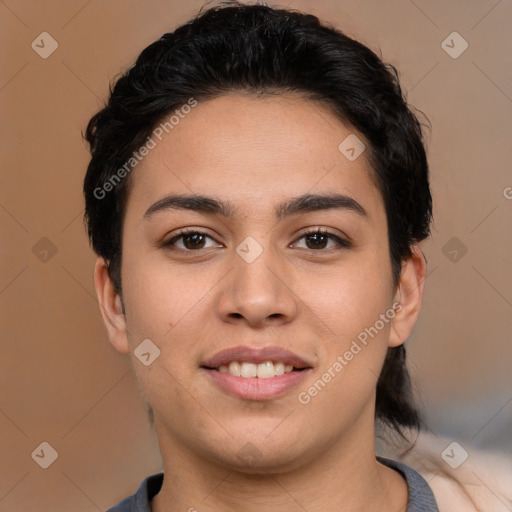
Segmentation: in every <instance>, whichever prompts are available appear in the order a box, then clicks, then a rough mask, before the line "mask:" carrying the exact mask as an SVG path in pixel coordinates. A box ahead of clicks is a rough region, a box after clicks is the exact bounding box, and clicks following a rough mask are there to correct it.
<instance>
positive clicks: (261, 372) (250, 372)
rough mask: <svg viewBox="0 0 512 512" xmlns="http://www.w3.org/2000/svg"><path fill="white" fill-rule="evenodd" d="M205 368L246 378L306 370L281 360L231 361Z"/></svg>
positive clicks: (269, 376) (260, 377) (262, 377)
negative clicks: (261, 361)
mask: <svg viewBox="0 0 512 512" xmlns="http://www.w3.org/2000/svg"><path fill="white" fill-rule="evenodd" d="M203 368H206V369H207V370H217V371H219V372H220V373H227V374H230V375H233V376H234V377H242V378H246V379H250V378H255V377H256V378H259V379H270V378H272V377H278V376H280V375H285V374H288V373H291V372H298V371H302V370H306V369H307V367H304V368H296V367H294V366H293V365H291V364H284V363H283V362H281V361H275V362H274V361H265V362H263V363H258V364H257V363H250V362H245V361H244V362H241V361H232V362H230V363H229V364H223V365H221V366H219V367H217V368H213V367H207V366H204V367H203Z"/></svg>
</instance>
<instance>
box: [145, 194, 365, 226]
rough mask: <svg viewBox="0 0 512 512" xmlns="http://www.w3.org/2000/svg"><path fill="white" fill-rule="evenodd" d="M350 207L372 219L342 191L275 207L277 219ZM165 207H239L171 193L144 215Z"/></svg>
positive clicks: (224, 211)
mask: <svg viewBox="0 0 512 512" xmlns="http://www.w3.org/2000/svg"><path fill="white" fill-rule="evenodd" d="M334 209H337V210H347V211H351V212H354V213H356V214H358V215H360V216H362V217H365V218H366V219H367V220H369V219H370V216H369V215H368V212H367V211H366V210H365V208H364V207H363V206H362V205H361V204H360V203H358V202H357V201H356V200H355V199H353V198H352V197H350V196H347V195H343V194H304V195H301V196H298V197H293V198H291V199H287V200H286V201H284V202H283V203H280V204H278V205H277V206H276V207H275V208H274V213H275V216H276V218H277V219H278V220H282V219H283V218H285V217H289V216H291V215H297V214H300V213H309V212H315V211H321V210H334ZM165 210H194V211H197V212H202V213H210V214H214V215H220V216H222V217H232V216H233V215H234V213H235V211H236V208H235V207H234V206H233V204H232V203H230V202H228V201H221V200H219V199H215V198H213V197H209V196H204V195H197V194H192V195H169V196H166V197H164V198H162V199H160V200H159V201H157V202H156V203H154V204H152V205H151V206H150V207H149V208H148V209H147V210H146V212H145V213H144V216H143V217H144V218H146V219H147V218H149V217H151V216H152V215H153V214H155V213H157V212H161V211H165Z"/></svg>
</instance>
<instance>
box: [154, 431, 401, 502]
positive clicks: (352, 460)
mask: <svg viewBox="0 0 512 512" xmlns="http://www.w3.org/2000/svg"><path fill="white" fill-rule="evenodd" d="M157 430H160V432H159V433H160V435H159V441H160V449H161V451H162V459H163V461H164V475H165V476H164V482H163V484H162V489H161V490H160V492H159V493H158V494H157V495H156V496H155V497H154V498H153V500H152V502H151V508H152V512H177V511H182V510H183V511H185V510H186V511H189V512H194V511H197V512H215V511H219V510H222V511H225V512H231V511H233V512H234V511H239V510H244V511H246V512H256V511H257V512H266V511H269V512H270V511H272V512H290V511H297V512H299V511H300V512H304V511H305V510H307V511H308V512H317V511H318V512H319V511H322V512H330V511H332V512H349V511H350V512H360V511H361V512H362V511H365V512H373V511H379V512H387V511H393V512H405V510H406V508H407V499H408V490H407V484H406V482H405V480H404V479H403V477H402V476H401V475H400V474H399V473H398V472H396V471H395V470H393V469H391V468H388V467H387V466H384V465H382V464H380V463H379V462H377V461H376V459H375V446H374V438H373V431H372V432H371V436H370V435H364V436H362V435H360V434H358V433H357V432H355V433H354V434H353V435H349V436H344V439H343V442H339V441H338V442H336V443H333V444H332V445H331V446H327V447H326V448H325V450H324V451H323V453H322V454H321V455H316V456H315V458H314V460H310V461H307V463H303V464H302V465H300V466H295V467H294V468H293V469H284V470H283V468H279V469H277V468H265V469H263V468H262V469H261V470H260V471H259V472H258V473H257V474H255V473H252V474H248V473H244V472H241V471H239V470H237V469H235V468H230V467H226V466H223V465H219V464H215V463H212V462H211V461H209V460H205V458H204V457H201V458H199V457H198V456H197V455H195V454H191V453H190V451H188V450H185V449H183V445H182V444H180V443H174V442H169V439H168V438H167V439H166V438H165V436H164V438H163V439H162V435H161V434H163V433H164V431H163V430H162V429H159V428H158V426H157Z"/></svg>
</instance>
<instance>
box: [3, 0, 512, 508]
mask: <svg viewBox="0 0 512 512" xmlns="http://www.w3.org/2000/svg"><path fill="white" fill-rule="evenodd" d="M268 3H269V4H270V5H280V6H283V7H284V6H287V7H290V8H294V9H298V10H304V11H309V12H311V13H313V14H315V15H317V16H319V17H320V18H321V19H323V20H325V21H327V22H329V23H331V24H333V25H334V26H336V27H338V28H340V29H342V30H343V31H345V32H346V33H347V34H348V35H350V36H352V37H355V38H356V39H359V40H360V41H361V42H363V43H364V44H366V45H367V46H369V47H370V48H371V49H373V50H374V51H376V52H377V53H378V54H379V55H381V56H382V57H383V59H384V60H385V61H386V62H390V63H392V64H394V65H395V66H396V67H397V68H398V70H399V72H400V77H401V83H402V86H403V88H404V91H405V92H406V94H407V98H408V101H409V103H410V104H412V105H413V106H414V107H415V108H417V109H418V110H420V111H422V112H424V113H425V114H426V115H427V117H428V118H429V120H430V122H431V124H432V131H431V134H429V133H428V132H427V138H428V142H427V145H428V154H429V159H430V166H431V184H432V193H433V197H434V218H435V223H434V226H433V234H432V237H431V239H429V240H428V241H427V242H426V243H425V244H424V246H423V247H424V251H425V254H426V256H427V259H428V263H429V274H428V277H427V280H426V287H425V294H424V303H423V310H422V313H421V316H420V319H419V321H418V323H417V325H416V328H415V331H414V333H413V335H412V336H411V338H410V340H409V341H408V342H407V347H408V353H409V361H410V366H411V372H412V375H413V378H414V381H415V388H416V392H417V394H418V399H419V401H420V404H421V407H422V409H423V411H424V414H425V419H426V423H427V425H428V427H429V429H430V431H431V433H432V435H433V436H436V437H438V438H447V439H449V440H454V441H457V442H458V443H459V444H460V446H462V447H463V448H464V449H465V450H466V451H467V452H468V453H469V454H470V456H471V450H473V449H474V450H480V449H482V450H486V451H489V452H496V453H498V452H499V453H502V454H508V455H511V454H512V453H511V452H512V442H511V430H512V429H511V426H512V383H511V378H510V376H511V370H510V367H511V361H512V357H511V356H512V343H511V341H512V334H511V333H512V272H510V265H511V262H512V239H511V233H512V229H511V226H512V222H511V221H512V172H511V166H510V161H511V157H512V155H511V143H510V135H511V133H512V130H511V128H512V115H511V114H512V51H511V50H512V36H511V30H510V20H511V19H512V3H511V2H509V1H506V0H478V1H476V0H472V1H465V0H450V1H447V2H441V1H430V0H414V1H413V0H390V1H386V2H381V1H378V0H344V1H341V2H340V1H334V0H315V1H312V0H310V1H308V0H292V1H289V2H287V3H286V2H283V3H281V4H278V3H275V2H268ZM202 5H203V2H202V1H195V0H191V1H187V2H183V1H177V0H144V1H142V0H124V1H122V0H67V1H64V0H58V1H57V0H55V1H49V0H32V1H29V0H2V1H0V28H1V34H2V36H1V37H2V45H1V46H0V59H1V67H0V106H1V112H2V118H1V124H0V130H1V133H0V146H1V154H2V165H1V167H0V173H1V187H0V229H1V244H0V311H1V313H0V322H1V333H2V338H1V345H0V350H1V356H0V511H3V512H7V511H8V512H29V511H38V512H46V511H48V512H50V511H52V512H60V511H62V512H64V511H66V512H68V511H70V510H73V511H74V512H88V511H96V510H104V509H106V508H108V507H109V506H112V505H113V504H114V503H117V501H119V500H120V499H121V498H124V497H125V496H127V495H128V494H131V493H133V492H134V491H135V490H136V489H137V487H138V485H139V484H140V482H141V480H142V479H143V478H145V477H146V476H148V475H149V474H152V473H156V472H159V471H161V460H160V455H159V451H158V444H157V440H156V436H155V434H154V431H153V428H152V426H151V424H150V423H149V420H148V415H147V410H146V405H145V402H144V400H143V398H142V396H141V394H140V392H139V390H138V387H137V384H136V382H135V379H134V377H133V375H132V372H131V366H130V361H129V359H128V357H127V356H123V355H120V354H119V353H117V352H116V351H115V350H114V349H113V347H112V346H111V345H110V343H109V342H108V340H107V337H106V332H105V330H104V327H103V324H102V320H101V316H100V313H99V309H98V304H97V301H96V297H95V293H94V287H93V264H94V261H95V257H94V255H93V253H92V251H91V250H90V248H89V247H88V242H87V238H86V235H85V230H84V227H83V224H82V216H83V199H82V191H81V187H82V180H83V177H84V173H85V169H86V166H87V164H88V152H87V147H86V145H85V143H84V142H83V140H82V137H81V132H82V131H83V130H84V129H85V126H86V123H87V121H88V120H89V118H90V117H91V116H92V115H93V114H94V113H95V112H96V111H97V110H98V109H99V108H101V106H102V105H103V102H104V100H105V99H106V97H107V93H108V84H109V82H111V81H112V80H113V79H115V77H116V76H118V74H119V73H120V72H121V71H125V70H126V69H128V68H129V67H130V66H131V64H132V63H133V62H134V60H135V58H136V57H137V56H138V54H139V53H140V52H141V50H142V49H143V48H145V47H146V46H147V45H148V44H150V43H151V42H153V41H154V40H155V39H157V38H159V37H160V36H161V35H162V34H163V33H164V32H168V31H171V30H173V29H174V28H175V27H176V26H177V25H179V24H182V23H183V22H185V21H187V20H188V19H189V18H190V17H191V16H193V15H195V14H196V13H197V11H198V10H199V8H200V7H201V6H202ZM41 443H48V444H49V446H48V445H45V444H43V445H42V444H41ZM41 450H43V452H41ZM41 453H44V454H45V455H44V457H43V456H41ZM38 454H40V457H37V455H38ZM43 458H44V459H45V460H44V461H43V460H42V459H43ZM52 459H55V460H52ZM439 461H440V464H442V463H443V459H442V454H441V453H439ZM49 462H52V463H51V465H50V466H49V467H48V468H47V469H44V468H43V467H42V466H44V465H45V464H47V463H49Z"/></svg>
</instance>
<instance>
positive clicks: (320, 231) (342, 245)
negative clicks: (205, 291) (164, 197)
mask: <svg viewBox="0 0 512 512" xmlns="http://www.w3.org/2000/svg"><path fill="white" fill-rule="evenodd" d="M192 234H194V235H195V234H197V235H205V236H206V237H208V238H210V239H211V240H214V238H213V237H211V236H210V235H208V234H207V233H205V232H204V231H200V230H198V229H193V228H188V229H182V230H180V231H178V233H176V234H175V235H174V236H173V237H172V238H170V239H169V240H167V241H165V242H163V243H162V246H163V247H164V248H167V249H171V250H175V251H181V252H185V253H189V254H190V253H193V252H199V251H200V250H201V249H202V248H199V249H181V248H179V247H173V244H174V243H175V242H177V241H178V240H179V239H180V238H184V237H185V236H186V235H192ZM311 235H325V236H327V237H329V238H330V239H331V240H334V241H335V242H336V243H337V244H338V247H337V248H333V247H330V248H328V249H308V248H306V249H304V250H306V251H310V252H330V251H331V250H333V249H334V250H342V249H348V248H350V247H352V243H351V242H349V241H348V240H345V239H343V238H341V237H339V236H338V235H335V234H334V233H331V232H330V231H329V230H327V229H325V228H317V229H313V230H311V231H308V232H306V233H303V234H302V235H300V237H299V238H297V240H296V242H294V243H297V242H298V241H299V240H302V239H303V238H306V237H307V236H311Z"/></svg>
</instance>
